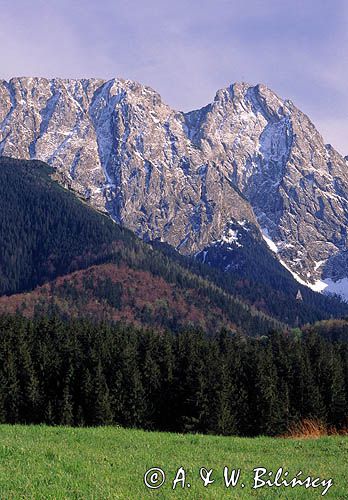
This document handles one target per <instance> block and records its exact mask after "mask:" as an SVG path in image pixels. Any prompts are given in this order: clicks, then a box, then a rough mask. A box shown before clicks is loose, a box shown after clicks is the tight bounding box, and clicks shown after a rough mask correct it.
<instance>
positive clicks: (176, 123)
mask: <svg viewBox="0 0 348 500" xmlns="http://www.w3.org/2000/svg"><path fill="white" fill-rule="evenodd" d="M0 154H2V155H7V156H12V157H17V158H26V159H28V158H38V159H40V160H43V161H46V162H48V163H50V164H51V165H52V166H54V167H55V169H56V176H57V178H58V179H59V181H60V182H61V183H62V184H63V185H65V186H68V187H70V188H72V189H74V190H75V191H76V192H77V193H79V195H81V196H83V197H85V198H86V199H88V200H89V201H90V203H91V204H92V205H93V206H95V207H96V208H98V209H100V210H106V211H107V212H109V213H110V215H111V216H112V217H113V218H114V219H115V220H116V221H118V222H119V223H121V224H123V225H125V226H127V227H128V228H130V229H132V230H133V231H135V232H136V234H138V235H139V236H141V237H143V238H145V239H155V238H159V239H161V240H163V241H166V242H168V243H170V244H172V245H174V246H175V247H176V248H178V249H179V250H180V251H181V252H183V253H187V254H194V253H196V252H198V251H200V250H202V249H203V248H205V247H206V246H207V245H209V244H210V243H212V242H214V241H217V240H219V239H221V238H222V235H223V234H225V231H226V228H228V225H229V223H230V222H231V221H244V220H247V221H250V222H251V223H253V224H255V225H256V226H257V227H259V228H261V229H262V230H264V232H265V234H267V236H268V238H269V239H271V240H272V241H273V249H274V250H277V253H278V256H279V258H280V259H281V260H282V261H283V262H284V263H285V264H286V265H287V266H288V267H289V268H290V269H291V270H292V272H295V273H296V274H298V275H299V276H300V277H301V278H302V279H303V280H305V281H307V282H310V283H314V282H315V281H316V280H318V279H319V278H321V277H324V278H330V277H333V278H335V279H340V278H343V277H345V276H347V264H346V262H347V260H346V253H345V250H346V246H347V240H346V239H347V226H348V217H347V216H348V172H347V162H346V159H345V158H343V157H342V156H341V155H339V154H338V153H337V152H336V151H335V150H334V149H333V148H332V147H331V146H328V145H325V144H324V142H323V139H322V137H321V135H320V134H319V132H318V131H317V130H316V128H315V127H314V125H313V124H312V122H311V121H310V120H309V118H308V117H307V116H306V115H304V114H303V113H302V112H301V111H300V110H298V109H297V108H296V107H295V106H294V104H293V103H292V102H290V101H283V100H281V99H280V98H279V97H278V96H277V95H276V94H275V93H274V92H272V91H271V90H270V89H268V88H267V87H265V86H263V85H258V86H256V87H252V86H250V85H247V84H245V83H242V84H234V85H231V86H230V87H228V88H226V89H222V90H219V91H218V92H217V94H216V97H215V99H214V101H213V102H212V103H211V104H209V105H208V106H206V107H204V108H202V109H201V110H197V111H192V112H190V113H182V112H177V111H175V110H172V109H171V108H170V107H169V106H167V105H166V104H165V103H163V102H162V100H161V97H160V96H159V95H158V94H157V93H156V92H155V91H154V90H152V89H150V88H148V87H145V86H143V85H140V84H138V83H136V82H132V81H129V80H111V81H108V82H106V81H102V80H96V79H88V80H59V79H53V80H46V79H44V78H14V79H12V80H10V81H9V82H5V81H2V82H0ZM333 259H334V262H335V265H334V266H333V265H332V262H333ZM340 263H342V265H340ZM333 269H334V271H333Z"/></svg>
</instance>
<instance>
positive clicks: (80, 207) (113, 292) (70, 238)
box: [0, 158, 348, 335]
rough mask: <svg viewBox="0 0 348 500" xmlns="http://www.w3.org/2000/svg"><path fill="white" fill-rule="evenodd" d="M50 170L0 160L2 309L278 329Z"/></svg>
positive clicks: (165, 324) (166, 324) (160, 324)
mask: <svg viewBox="0 0 348 500" xmlns="http://www.w3.org/2000/svg"><path fill="white" fill-rule="evenodd" d="M53 172H54V171H53V169H52V168H51V167H49V166H48V165H46V164H43V163H41V162H38V161H22V160H13V159H8V158H3V159H1V160H0V241H1V252H0V313H15V312H17V311H20V312H22V313H23V314H25V315H27V316H32V315H35V314H38V313H40V314H41V313H48V312H55V313H56V312H59V314H61V315H63V316H65V317H92V318H94V319H95V320H97V319H99V320H101V319H105V320H122V321H125V322H128V323H134V324H138V325H146V326H154V327H156V328H160V329H163V328H167V329H171V330H174V331H176V330H178V329H180V327H182V326H184V325H186V326H187V325H188V324H190V325H194V326H196V327H197V326H199V327H202V328H203V329H204V330H206V331H210V332H212V331H214V330H215V329H216V328H217V329H219V328H220V327H221V326H225V327H227V328H230V329H231V330H234V331H240V332H244V333H248V334H251V335H257V334H262V333H266V332H267V331H269V330H270V329H274V328H277V327H280V328H284V327H285V325H284V323H281V322H280V321H277V320H276V319H274V318H272V317H270V316H269V315H266V314H265V313H264V312H262V311H261V310H260V308H259V310H257V309H256V308H255V307H253V306H252V304H251V303H250V302H249V303H247V302H246V301H245V300H242V299H241V298H239V297H238V296H236V294H234V293H233V292H232V291H231V290H228V289H227V288H226V289H224V288H221V287H219V286H218V285H217V284H216V283H215V282H214V281H212V280H209V276H208V275H207V276H204V275H203V274H202V273H199V272H198V271H196V272H191V271H190V270H189V268H188V266H183V265H181V264H180V262H179V260H178V259H175V258H174V257H169V256H168V255H167V254H166V253H164V252H161V251H160V250H159V249H154V248H153V247H152V246H150V245H148V244H146V243H144V242H143V241H142V240H141V239H139V238H137V237H136V236H135V235H134V234H132V233H131V232H130V231H129V230H127V229H125V228H122V227H120V226H118V225H117V224H116V223H114V222H113V221H112V220H111V219H110V218H109V217H107V216H105V215H104V214H101V213H99V212H97V211H96V210H94V209H92V208H91V207H89V206H88V205H87V204H86V203H84V202H83V201H81V200H79V199H78V198H77V197H76V196H74V194H73V193H71V192H70V191H68V190H66V189H64V188H62V187H61V186H60V185H59V184H58V183H57V182H56V181H53V180H52V179H51V176H52V174H53ZM330 304H331V302H330ZM333 306H335V303H334V302H333ZM339 307H340V308H341V306H340V305H339ZM299 309H301V308H299ZM340 310H341V313H343V312H344V311H345V309H343V310H342V308H341V309H340ZM346 310H347V314H348V306H347V308H346ZM331 312H332V311H331ZM329 316H330V315H327V314H326V315H325V316H324V317H329ZM315 319H320V316H319V317H318V316H316V318H315Z"/></svg>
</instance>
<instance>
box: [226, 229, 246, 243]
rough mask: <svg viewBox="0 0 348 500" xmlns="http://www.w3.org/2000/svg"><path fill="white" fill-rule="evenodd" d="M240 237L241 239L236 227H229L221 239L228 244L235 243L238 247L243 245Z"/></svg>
mask: <svg viewBox="0 0 348 500" xmlns="http://www.w3.org/2000/svg"><path fill="white" fill-rule="evenodd" d="M238 239H239V234H238V231H236V230H235V229H227V231H226V232H225V234H224V235H223V236H222V238H221V241H223V242H224V243H228V244H231V243H234V245H236V246H237V247H242V245H241V243H239V241H238Z"/></svg>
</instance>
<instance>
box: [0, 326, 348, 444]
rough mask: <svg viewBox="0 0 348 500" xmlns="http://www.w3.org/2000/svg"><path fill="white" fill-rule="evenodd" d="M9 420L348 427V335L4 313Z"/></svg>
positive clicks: (0, 334) (190, 428)
mask: <svg viewBox="0 0 348 500" xmlns="http://www.w3.org/2000/svg"><path fill="white" fill-rule="evenodd" d="M0 391H1V392H0V419H1V422H9V423H26V424H29V423H47V424H50V425H58V424H59V425H76V426H82V425H84V426H85V425H87V426H91V425H93V426H95V425H107V424H113V425H122V426H126V427H140V428H144V429H156V430H162V431H176V432H203V433H218V434H223V435H231V434H233V435H241V436H254V435H259V434H265V435H277V434H282V433H285V432H286V431H287V430H288V429H289V427H290V426H291V424H293V423H294V422H297V421H299V420H301V419H303V418H307V417H309V418H316V419H320V420H321V421H323V422H325V423H326V424H327V425H328V426H334V427H335V428H337V429H340V428H342V427H344V426H346V425H347V412H346V408H347V400H348V344H347V342H345V341H342V340H337V341H334V342H332V341H329V340H327V339H324V338H322V337H321V336H319V335H318V334H317V333H316V332H314V331H307V332H305V333H303V332H300V331H294V332H292V333H289V334H288V335H284V334H283V333H278V332H273V333H270V334H269V335H267V336H263V337H261V338H258V339H255V338H250V337H245V336H238V335H232V334H230V333H228V332H227V331H220V332H216V333H215V334H214V335H212V336H209V337H207V336H206V335H205V334H204V333H203V332H200V331H198V330H193V329H192V330H187V331H183V332H181V333H178V334H176V335H173V334H171V333H159V332H156V331H152V330H144V329H138V330H137V329H134V328H130V327H127V326H121V325H111V324H107V323H104V324H93V323H91V322H88V321H83V320H76V321H70V322H64V321H62V320H61V319H58V318H55V317H51V318H49V317H46V318H36V319H34V320H28V319H24V318H22V317H19V316H2V317H1V319H0Z"/></svg>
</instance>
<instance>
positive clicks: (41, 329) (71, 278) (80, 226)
mask: <svg viewBox="0 0 348 500" xmlns="http://www.w3.org/2000/svg"><path fill="white" fill-rule="evenodd" d="M0 167H1V168H0V211H1V218H0V239H1V253H0V295H1V297H0V422H3V423H4V422H7V423H27V424H31V423H32V424H38V423H46V424H50V425H74V426H95V425H107V424H112V425H120V426H125V427H131V428H132V427H137V428H144V429H149V430H152V429H153V430H155V429H156V430H161V431H176V432H202V433H212V434H224V435H240V436H255V435H259V434H265V435H279V434H283V433H286V432H287V431H288V430H289V429H290V428H291V426H292V425H293V424H296V423H297V422H299V421H301V420H303V419H305V418H311V419H317V420H318V421H321V422H323V423H324V424H325V425H326V426H327V427H328V428H330V427H332V428H335V429H337V430H340V429H343V428H346V426H347V425H348V422H347V404H348V342H347V341H348V326H347V325H348V322H347V320H346V319H345V318H346V317H347V316H348V305H347V304H346V303H344V302H342V301H341V300H339V299H338V298H334V297H331V298H330V297H326V296H324V295H320V294H316V293H314V292H312V291H311V290H309V289H307V288H306V287H303V286H301V285H299V284H298V283H296V282H295V281H294V280H293V278H292V277H291V276H290V274H289V273H288V272H287V271H286V270H284V268H283V267H282V266H281V265H280V264H279V263H278V262H277V261H275V259H274V258H273V256H272V255H271V254H270V253H269V251H268V249H267V247H266V246H265V244H263V243H262V242H259V241H258V240H256V239H255V240H253V241H252V242H249V243H250V244H249V243H248V245H245V248H246V250H245V251H244V255H242V257H241V258H242V260H241V261H239V262H238V266H239V267H238V266H236V269H237V270H236V271H235V272H233V273H226V272H224V271H223V270H222V269H218V268H213V267H212V266H208V265H206V264H205V263H204V262H199V261H198V260H195V259H193V258H189V257H186V256H182V255H180V254H178V253H177V252H176V251H175V250H174V249H173V248H172V247H169V246H168V245H164V244H162V243H160V242H157V241H154V242H151V245H149V244H146V243H144V242H143V241H141V240H140V239H138V238H137V237H136V236H135V235H134V234H133V233H132V232H131V231H128V230H127V229H123V228H121V227H120V226H118V225H117V224H115V223H114V222H113V221H112V220H111V219H110V218H108V217H106V216H105V215H103V214H100V213H98V212H97V211H95V210H93V209H91V208H90V207H89V206H88V205H87V204H86V203H82V202H81V201H80V200H78V199H77V198H76V197H75V196H74V195H73V194H72V193H70V192H69V191H68V190H66V189H64V188H62V187H61V186H59V185H58V184H57V183H56V182H54V181H53V180H52V178H51V176H52V173H53V170H52V169H50V167H48V166H47V165H44V164H42V163H40V162H36V161H35V162H26V161H16V160H11V159H8V158H2V159H1V160H0ZM251 236H252V231H250V237H251ZM247 249H249V250H247ZM236 258H237V257H236ZM252 259H254V260H255V262H254V264H252ZM243 262H244V263H243ZM267 269H269V270H271V271H272V272H271V273H270V274H269V275H267ZM261 275H262V276H261ZM272 276H273V277H272ZM272 280H273V281H274V283H273V282H272ZM299 289H300V290H301V298H302V299H301V300H297V299H296V294H297V292H298V290H299ZM8 313H11V315H10V314H8ZM335 318H336V319H335ZM323 320H325V321H323ZM315 322H318V323H315Z"/></svg>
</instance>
